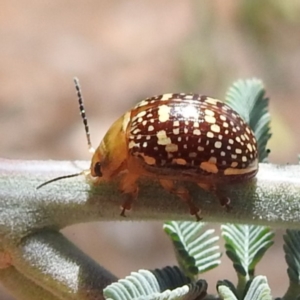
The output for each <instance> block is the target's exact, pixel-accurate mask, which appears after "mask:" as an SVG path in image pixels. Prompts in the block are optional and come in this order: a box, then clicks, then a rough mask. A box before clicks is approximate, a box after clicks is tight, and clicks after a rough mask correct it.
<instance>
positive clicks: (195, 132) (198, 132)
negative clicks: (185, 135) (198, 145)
mask: <svg viewBox="0 0 300 300" xmlns="http://www.w3.org/2000/svg"><path fill="white" fill-rule="evenodd" d="M193 134H194V135H200V134H201V132H200V130H199V129H194V131H193Z"/></svg>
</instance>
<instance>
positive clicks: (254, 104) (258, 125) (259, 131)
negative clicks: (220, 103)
mask: <svg viewBox="0 0 300 300" xmlns="http://www.w3.org/2000/svg"><path fill="white" fill-rule="evenodd" d="M225 101H226V103H227V104H228V105H229V106H230V107H232V108H233V109H234V110H235V111H237V112H238V113H239V114H240V115H241V117H242V118H243V119H244V120H245V121H246V122H247V123H248V124H249V125H250V127H251V128H252V130H253V132H254V133H255V136H256V139H257V145H258V153H259V160H260V162H263V161H267V156H268V151H267V149H266V145H267V142H268V140H269V139H270V137H271V133H270V119H271V118H270V113H269V111H268V103H269V99H268V98H266V97H265V89H264V86H263V83H262V81H261V80H258V79H248V80H238V81H236V82H234V83H233V85H232V86H231V87H230V88H229V90H228V91H227V94H226V100H225Z"/></svg>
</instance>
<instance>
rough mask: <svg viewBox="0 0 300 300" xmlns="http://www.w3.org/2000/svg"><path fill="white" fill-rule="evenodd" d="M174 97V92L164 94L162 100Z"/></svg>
mask: <svg viewBox="0 0 300 300" xmlns="http://www.w3.org/2000/svg"><path fill="white" fill-rule="evenodd" d="M172 97H173V94H164V95H162V97H161V99H160V100H162V101H166V100H169V99H171V98H172Z"/></svg>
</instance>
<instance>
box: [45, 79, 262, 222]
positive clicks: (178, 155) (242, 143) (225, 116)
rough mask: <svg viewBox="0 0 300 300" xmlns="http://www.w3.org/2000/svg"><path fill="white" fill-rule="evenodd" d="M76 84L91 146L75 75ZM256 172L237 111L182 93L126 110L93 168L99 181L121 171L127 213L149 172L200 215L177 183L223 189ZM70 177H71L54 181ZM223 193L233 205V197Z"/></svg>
mask: <svg viewBox="0 0 300 300" xmlns="http://www.w3.org/2000/svg"><path fill="white" fill-rule="evenodd" d="M75 84H76V89H77V94H78V98H79V105H80V111H81V115H82V117H83V122H84V125H85V129H86V134H87V139H88V144H89V147H90V149H92V146H91V142H90V136H89V130H88V125H87V120H86V117H85V111H84V108H83V103H82V97H81V92H80V88H79V84H78V81H77V80H76V79H75ZM257 171H258V153H257V143H256V139H255V136H254V134H253V132H252V130H251V129H250V127H249V126H248V124H246V123H245V122H244V121H243V119H242V118H241V117H240V116H239V115H238V113H237V112H235V111H234V110H233V109H231V108H230V107H229V106H228V105H226V104H225V103H223V102H222V101H220V100H217V99H213V98H210V97H207V96H202V95H198V94H183V93H180V94H164V95H159V96H155V97H151V98H147V99H145V100H142V101H141V102H139V103H138V104H137V105H136V106H135V107H134V108H133V109H131V110H130V111H128V112H126V113H125V114H124V115H123V116H121V117H120V118H119V119H118V120H117V121H116V122H115V123H113V125H112V126H111V127H110V129H109V130H108V132H107V133H106V135H105V136H104V138H103V140H102V141H101V143H100V145H99V147H98V148H97V149H96V150H95V151H94V154H93V157H92V161H91V167H90V174H91V176H92V177H93V179H94V183H95V184H97V183H99V182H100V181H102V180H105V181H110V180H112V179H114V178H115V177H116V176H118V175H119V174H120V173H122V176H123V178H122V180H121V185H120V190H121V191H122V192H123V193H124V194H126V197H125V201H124V203H123V205H122V208H123V209H122V212H121V215H122V216H124V215H125V211H126V210H129V209H130V208H131V204H132V202H133V200H134V199H135V198H136V197H137V194H138V185H137V180H138V179H139V178H140V177H141V176H145V177H149V178H155V179H158V180H159V182H160V183H161V185H162V186H163V187H164V188H165V189H166V190H167V191H169V192H171V193H174V194H176V195H177V196H179V197H180V198H181V199H182V200H183V201H184V202H186V203H187V204H188V206H189V209H190V213H191V214H192V215H195V216H196V219H197V220H200V217H199V209H198V208H197V207H196V206H195V205H194V204H193V201H192V199H191V197H190V194H189V191H188V190H187V189H186V188H184V187H183V186H180V184H179V185H178V184H175V182H178V181H193V182H195V183H196V184H198V185H199V186H200V187H201V188H204V189H206V190H210V191H212V192H214V193H215V194H218V193H217V190H218V187H219V186H220V185H222V184H228V183H233V182H239V181H243V180H249V179H250V178H252V177H254V176H255V175H256V173H257ZM80 174H82V173H80ZM76 175H78V174H74V175H71V176H76ZM66 177H70V176H63V177H60V178H56V179H54V180H58V179H61V178H66ZM54 180H51V182H52V181H54ZM47 183H49V181H48V182H46V183H44V184H42V185H45V184H47ZM42 185H41V186H42ZM219 198H220V202H221V204H222V205H225V206H228V204H229V199H228V198H226V197H219ZM224 199H225V200H224Z"/></svg>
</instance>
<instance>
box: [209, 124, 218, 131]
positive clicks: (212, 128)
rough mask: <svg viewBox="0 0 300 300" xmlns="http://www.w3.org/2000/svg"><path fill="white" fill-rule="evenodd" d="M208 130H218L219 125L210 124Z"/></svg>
mask: <svg viewBox="0 0 300 300" xmlns="http://www.w3.org/2000/svg"><path fill="white" fill-rule="evenodd" d="M210 130H211V131H214V132H220V126H219V125H217V124H213V125H211V126H210Z"/></svg>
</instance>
